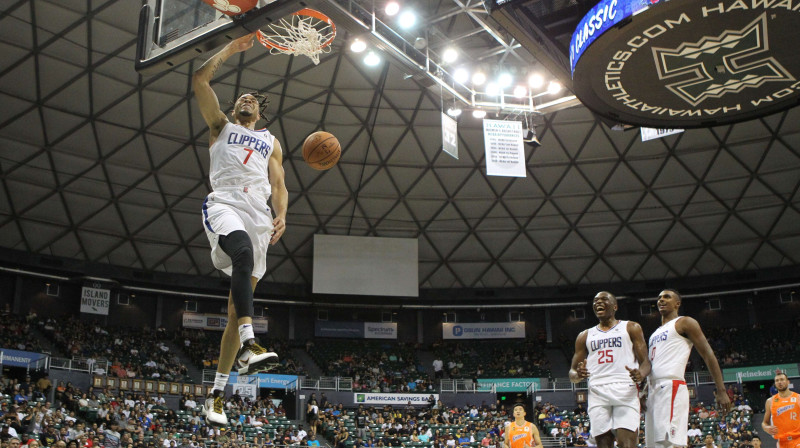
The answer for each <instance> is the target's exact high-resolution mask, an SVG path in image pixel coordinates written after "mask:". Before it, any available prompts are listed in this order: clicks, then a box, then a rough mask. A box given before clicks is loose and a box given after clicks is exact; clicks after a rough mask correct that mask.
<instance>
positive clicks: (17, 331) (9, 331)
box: [0, 304, 42, 352]
mask: <svg viewBox="0 0 800 448" xmlns="http://www.w3.org/2000/svg"><path fill="white" fill-rule="evenodd" d="M0 317H1V319H0V347H5V348H10V349H14V350H23V351H27V352H41V351H42V347H41V345H40V344H39V341H38V340H36V339H35V338H32V337H31V335H30V332H31V326H30V325H31V322H32V321H33V319H35V317H36V314H35V313H34V314H31V315H29V316H27V317H22V316H18V315H16V314H13V313H12V312H11V306H10V305H9V304H6V305H5V306H4V307H3V310H2V312H0Z"/></svg>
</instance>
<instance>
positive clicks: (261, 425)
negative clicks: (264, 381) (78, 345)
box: [0, 376, 294, 448]
mask: <svg viewBox="0 0 800 448" xmlns="http://www.w3.org/2000/svg"><path fill="white" fill-rule="evenodd" d="M29 387H30V388H36V389H37V390H41V391H42V392H44V391H46V390H47V388H49V387H52V385H50V384H49V380H47V378H46V377H43V379H40V380H39V381H37V382H35V383H31V382H30V379H29V378H26V379H25V380H22V381H18V380H14V379H11V378H9V377H6V376H3V377H2V378H0V392H2V396H0V420H2V422H3V426H2V429H0V441H2V443H3V447H4V448H5V447H9V448H16V447H18V446H27V447H28V448H38V447H46V448H49V447H56V448H161V447H164V448H178V447H180V448H196V447H200V446H209V447H215V448H270V447H272V446H274V445H283V444H284V443H283V442H282V441H283V439H284V436H285V435H286V432H287V431H288V432H289V433H290V434H291V432H292V430H293V429H294V428H293V427H292V426H291V425H290V424H289V421H288V420H287V419H286V415H285V410H284V408H283V407H282V405H281V404H276V402H275V400H273V399H272V397H265V398H259V399H257V400H254V401H251V400H249V399H248V398H242V397H241V396H239V395H236V394H234V395H233V396H231V397H230V398H229V399H228V400H227V401H226V410H225V412H226V414H227V415H228V417H229V419H230V425H229V426H228V427H226V428H221V429H220V428H212V427H209V426H207V425H206V424H205V422H204V418H203V416H202V415H201V408H200V405H199V400H197V399H196V397H192V396H185V397H184V398H183V399H181V401H180V404H179V405H178V406H176V407H177V409H174V408H169V407H168V406H167V405H166V400H165V399H164V398H163V397H162V396H161V395H149V394H147V393H143V394H138V395H134V394H127V395H124V396H123V394H122V393H119V392H116V391H112V390H109V389H99V390H95V389H93V388H89V390H86V391H82V390H79V389H78V388H76V387H75V386H73V385H72V384H69V383H68V384H63V383H60V384H59V385H58V386H57V387H56V390H55V393H54V395H55V400H54V401H53V402H48V401H46V400H45V398H44V396H43V395H41V396H32V397H31V396H29V397H24V398H19V397H18V395H19V394H20V393H21V392H20V391H21V390H25V389H27V388H29ZM41 388H44V389H41ZM26 398H27V399H26ZM14 440H16V441H17V442H16V443H15V445H14V444H12V441H14Z"/></svg>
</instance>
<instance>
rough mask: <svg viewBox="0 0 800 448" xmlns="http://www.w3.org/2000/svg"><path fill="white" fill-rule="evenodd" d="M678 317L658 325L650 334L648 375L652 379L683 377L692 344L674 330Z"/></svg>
mask: <svg viewBox="0 0 800 448" xmlns="http://www.w3.org/2000/svg"><path fill="white" fill-rule="evenodd" d="M680 318H681V317H678V318H677V319H672V320H671V321H669V322H667V323H666V324H664V325H662V326H660V327H658V329H657V330H656V331H655V332H654V333H653V334H652V335H651V336H650V344H649V347H648V353H649V356H650V364H651V366H652V370H651V373H650V377H651V378H652V379H653V380H660V379H670V378H671V379H675V380H682V379H683V374H684V373H685V372H686V362H687V361H689V355H690V354H691V352H692V345H693V344H692V341H690V340H689V339H687V338H685V337H683V336H681V335H680V334H678V331H677V330H675V324H676V323H677V322H678V319H680Z"/></svg>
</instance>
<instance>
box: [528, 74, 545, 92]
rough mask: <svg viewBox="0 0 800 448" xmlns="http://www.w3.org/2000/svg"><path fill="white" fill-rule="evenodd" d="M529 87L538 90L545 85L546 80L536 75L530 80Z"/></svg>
mask: <svg viewBox="0 0 800 448" xmlns="http://www.w3.org/2000/svg"><path fill="white" fill-rule="evenodd" d="M528 85H529V86H531V87H533V88H534V89H538V88H539V87H542V86H543V85H544V78H542V75H540V74H538V73H534V74H533V75H531V76H530V77H529V78H528Z"/></svg>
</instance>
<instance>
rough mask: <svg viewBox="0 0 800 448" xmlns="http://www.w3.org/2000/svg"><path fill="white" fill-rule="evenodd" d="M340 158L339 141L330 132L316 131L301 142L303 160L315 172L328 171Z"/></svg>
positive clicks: (340, 148) (340, 147)
mask: <svg viewBox="0 0 800 448" xmlns="http://www.w3.org/2000/svg"><path fill="white" fill-rule="evenodd" d="M341 156H342V146H341V145H340V144H339V140H337V139H336V137H334V136H333V134H331V133H330V132H325V131H317V132H314V133H313V134H311V135H309V136H308V137H306V141H304V142H303V160H305V161H306V163H307V164H308V166H310V167H311V168H314V169H315V170H320V171H324V170H329V169H331V168H333V166H334V165H336V162H338V161H339V157H341Z"/></svg>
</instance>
